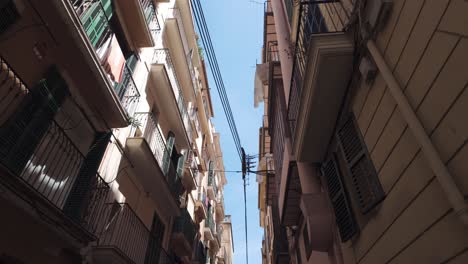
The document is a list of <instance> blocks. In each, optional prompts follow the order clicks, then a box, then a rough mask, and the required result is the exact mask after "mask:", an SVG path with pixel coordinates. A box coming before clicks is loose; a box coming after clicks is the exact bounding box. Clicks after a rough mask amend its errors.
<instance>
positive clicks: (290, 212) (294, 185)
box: [280, 162, 302, 226]
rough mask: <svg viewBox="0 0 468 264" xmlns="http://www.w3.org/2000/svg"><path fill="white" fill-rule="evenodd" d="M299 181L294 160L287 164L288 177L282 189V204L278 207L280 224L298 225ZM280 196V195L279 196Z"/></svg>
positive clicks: (300, 191)
mask: <svg viewBox="0 0 468 264" xmlns="http://www.w3.org/2000/svg"><path fill="white" fill-rule="evenodd" d="M301 196H302V189H301V181H300V179H299V171H298V169H297V165H296V163H295V162H291V163H290V164H289V169H288V178H287V182H286V186H285V190H284V199H283V206H282V207H280V212H281V213H282V216H281V224H282V225H283V226H298V225H299V220H300V217H301V214H302V211H301V206H300V204H301ZM280 197H281V196H280Z"/></svg>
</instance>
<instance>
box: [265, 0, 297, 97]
mask: <svg viewBox="0 0 468 264" xmlns="http://www.w3.org/2000/svg"><path fill="white" fill-rule="evenodd" d="M270 3H271V7H272V9H273V18H274V20H275V30H276V35H277V40H278V51H279V57H280V61H281V72H282V74H283V88H284V95H285V98H286V104H288V102H289V90H290V89H289V88H290V86H291V76H292V68H293V59H292V52H291V40H290V38H291V33H290V29H289V21H288V19H287V17H286V12H285V11H284V7H283V1H279V0H272V1H271V2H270Z"/></svg>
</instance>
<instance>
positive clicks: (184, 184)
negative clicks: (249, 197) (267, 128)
mask: <svg viewBox="0 0 468 264" xmlns="http://www.w3.org/2000/svg"><path fill="white" fill-rule="evenodd" d="M0 39H1V40H0V63H1V68H0V78H1V79H0V92H1V95H2V96H1V100H2V103H1V108H2V111H1V114H0V142H1V143H0V144H1V147H0V149H1V154H0V164H1V165H0V199H1V202H2V204H3V207H2V208H3V210H2V220H1V222H2V225H1V228H0V233H1V234H2V235H1V236H0V263H2V264H3V263H5V264H10V263H135V264H143V263H145V264H146V263H204V264H205V263H232V250H233V242H232V231H231V227H230V218H229V217H227V216H225V205H224V200H223V188H224V186H225V184H226V183H227V180H226V177H225V175H224V165H223V156H222V151H221V146H220V135H219V133H217V132H216V130H215V128H214V125H213V124H212V121H211V117H213V115H214V113H213V108H212V105H211V98H210V96H211V95H210V89H209V86H208V80H207V78H208V77H207V73H206V69H205V62H204V59H203V54H202V52H201V48H200V46H199V44H198V41H197V35H196V33H195V29H194V21H193V17H192V12H191V2H190V1H189V0H168V1H156V0H154V1H153V0H97V1H91V0H89V1H88V0H51V1H38V0H5V1H0Z"/></svg>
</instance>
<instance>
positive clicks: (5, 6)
mask: <svg viewBox="0 0 468 264" xmlns="http://www.w3.org/2000/svg"><path fill="white" fill-rule="evenodd" d="M0 2H1V1H0ZM0 17H1V19H0V34H2V33H4V32H5V31H7V29H8V28H9V27H10V26H11V25H13V24H14V23H15V22H16V20H17V19H18V18H19V13H18V9H16V5H15V2H14V1H13V0H9V1H6V3H5V2H4V3H0Z"/></svg>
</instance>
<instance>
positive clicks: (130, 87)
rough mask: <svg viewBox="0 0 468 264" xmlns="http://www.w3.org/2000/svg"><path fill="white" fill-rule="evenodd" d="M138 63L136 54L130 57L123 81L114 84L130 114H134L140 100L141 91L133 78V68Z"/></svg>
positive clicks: (124, 70)
mask: <svg viewBox="0 0 468 264" xmlns="http://www.w3.org/2000/svg"><path fill="white" fill-rule="evenodd" d="M136 63H137V59H136V58H135V57H134V56H132V57H130V58H129V59H128V60H127V61H126V62H125V65H124V68H123V72H122V81H121V82H120V83H116V84H115V85H114V89H115V91H116V92H117V95H118V97H119V99H120V102H121V104H122V106H123V107H124V108H125V110H126V111H127V114H128V115H129V116H132V115H133V113H134V112H135V110H136V108H137V106H138V102H139V101H140V92H139V91H138V88H137V85H136V83H135V80H134V79H133V69H134V68H135V65H136Z"/></svg>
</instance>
